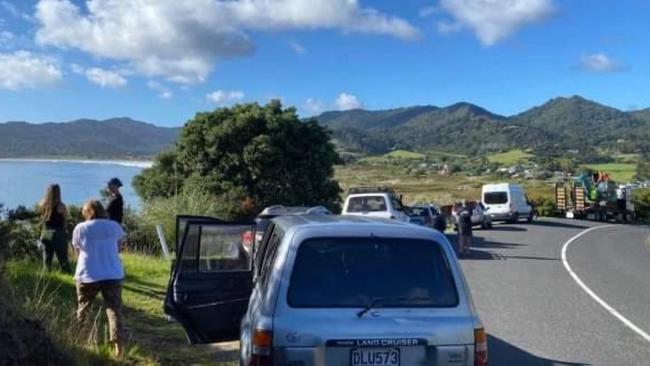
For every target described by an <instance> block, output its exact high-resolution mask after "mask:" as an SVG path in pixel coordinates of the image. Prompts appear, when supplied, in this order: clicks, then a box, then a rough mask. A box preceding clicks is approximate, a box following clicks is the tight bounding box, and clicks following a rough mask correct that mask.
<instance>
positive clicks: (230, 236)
mask: <svg viewBox="0 0 650 366" xmlns="http://www.w3.org/2000/svg"><path fill="white" fill-rule="evenodd" d="M248 235H250V225H232V226H228V227H227V228H224V227H219V226H207V227H203V228H202V229H201V231H200V235H199V238H198V239H199V240H198V241H199V268H198V270H199V272H203V273H206V272H207V273H209V272H223V271H248V270H250V269H251V256H250V254H249V253H248V252H247V251H246V249H244V243H245V242H246V240H248V238H247V236H248Z"/></svg>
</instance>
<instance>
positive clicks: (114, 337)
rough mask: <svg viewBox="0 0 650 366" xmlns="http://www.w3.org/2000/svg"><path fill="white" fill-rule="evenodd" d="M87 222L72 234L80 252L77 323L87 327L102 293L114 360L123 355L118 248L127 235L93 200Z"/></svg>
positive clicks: (121, 274) (86, 209) (121, 272)
mask: <svg viewBox="0 0 650 366" xmlns="http://www.w3.org/2000/svg"><path fill="white" fill-rule="evenodd" d="M82 215H83V217H84V219H85V220H86V221H84V222H82V223H80V224H78V225H77V226H76V227H75V229H74V232H73V234H72V246H73V247H74V248H75V251H76V252H77V257H78V260H77V268H76V271H75V276H74V278H75V281H76V285H77V303H78V308H77V319H78V320H79V321H80V322H81V323H85V322H86V321H87V320H88V319H87V316H88V310H89V309H90V305H91V304H92V302H93V300H94V299H95V297H96V296H97V293H99V292H101V294H102V298H103V299H104V306H105V308H106V316H107V317H108V326H109V337H110V342H111V347H112V348H113V351H114V353H115V356H116V357H118V358H122V357H123V355H124V336H123V328H122V281H123V279H124V268H123V267H122V261H121V260H120V256H119V247H120V244H121V241H122V240H123V238H124V236H125V233H124V230H122V226H120V225H119V224H118V223H116V222H115V221H112V220H108V219H107V218H108V216H107V214H106V211H105V210H104V207H103V206H102V204H101V202H99V201H96V200H90V201H88V202H86V203H85V204H84V206H83V209H82Z"/></svg>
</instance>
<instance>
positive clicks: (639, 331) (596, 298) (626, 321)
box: [561, 225, 650, 342]
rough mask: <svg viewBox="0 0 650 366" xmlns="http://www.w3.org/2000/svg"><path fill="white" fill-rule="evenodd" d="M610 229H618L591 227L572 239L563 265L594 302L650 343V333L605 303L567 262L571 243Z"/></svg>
mask: <svg viewBox="0 0 650 366" xmlns="http://www.w3.org/2000/svg"><path fill="white" fill-rule="evenodd" d="M608 227H616V225H599V226H594V227H591V228H589V229H586V230H583V231H581V232H580V233H579V234H578V235H576V236H574V237H572V238H571V239H569V240H568V241H567V242H566V243H564V245H563V246H562V254H561V257H562V264H563V265H564V268H565V269H566V270H567V272H569V274H570V275H571V277H572V278H573V280H574V281H575V282H576V283H577V284H578V285H579V286H580V287H581V288H582V289H583V290H584V291H585V292H586V293H587V294H588V295H589V296H591V298H592V299H594V301H596V302H597V303H598V304H599V305H600V306H602V307H603V308H604V309H605V310H607V312H609V313H610V314H611V315H613V316H614V317H616V318H617V319H618V320H620V321H621V322H622V323H623V325H625V326H626V327H628V328H630V329H632V330H633V331H634V332H635V333H636V334H638V335H640V336H641V337H642V338H643V339H645V340H646V341H648V342H650V335H649V334H648V333H646V332H645V331H643V329H641V328H639V327H637V326H636V325H635V324H634V323H632V322H631V321H630V320H629V319H627V318H626V317H624V316H623V315H622V314H621V313H619V312H618V311H617V310H616V309H614V308H613V307H612V306H611V305H609V304H608V303H607V302H605V300H603V299H601V298H600V297H599V296H598V295H596V293H595V292H594V291H593V290H592V289H590V288H589V286H587V285H586V284H585V283H584V282H582V280H581V279H580V277H578V275H577V274H576V273H575V272H574V271H573V269H572V268H571V265H570V264H569V261H568V260H567V256H566V252H567V248H568V247H569V245H570V244H571V243H573V242H574V241H576V240H578V239H579V238H580V237H582V236H583V235H585V234H588V233H590V232H592V231H594V230H597V229H603V228H608Z"/></svg>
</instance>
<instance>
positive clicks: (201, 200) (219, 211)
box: [140, 190, 242, 250]
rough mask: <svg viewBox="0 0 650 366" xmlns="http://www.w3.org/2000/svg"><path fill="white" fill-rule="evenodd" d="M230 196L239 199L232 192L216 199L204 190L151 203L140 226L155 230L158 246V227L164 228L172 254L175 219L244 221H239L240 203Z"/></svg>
mask: <svg viewBox="0 0 650 366" xmlns="http://www.w3.org/2000/svg"><path fill="white" fill-rule="evenodd" d="M230 195H237V193H236V191H233V192H230V193H229V194H226V195H222V196H215V195H212V194H210V193H207V192H205V191H201V190H197V191H191V192H190V191H188V190H184V191H183V192H181V193H180V194H179V195H178V196H177V197H171V198H156V199H152V200H149V201H147V202H145V203H144V207H143V209H142V215H141V218H142V220H141V223H140V225H141V227H142V228H148V230H152V232H153V235H155V237H156V240H155V243H156V245H157V246H158V237H157V234H156V231H155V227H156V225H159V224H160V225H162V226H163V231H164V233H165V239H166V240H167V243H168V245H169V246H170V250H172V249H173V247H174V245H175V238H176V215H179V214H183V215H195V216H210V217H217V218H220V219H223V220H234V219H238V218H241V217H239V214H240V213H241V212H242V208H241V205H236V204H234V203H233V202H237V199H234V198H233V197H231V196H230ZM240 202H241V201H240ZM158 247H159V246H158ZM158 249H159V248H158Z"/></svg>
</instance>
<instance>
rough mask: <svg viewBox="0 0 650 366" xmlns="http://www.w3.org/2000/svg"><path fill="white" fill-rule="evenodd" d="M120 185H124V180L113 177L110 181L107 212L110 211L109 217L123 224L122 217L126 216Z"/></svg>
mask: <svg viewBox="0 0 650 366" xmlns="http://www.w3.org/2000/svg"><path fill="white" fill-rule="evenodd" d="M120 187H122V182H121V181H120V180H119V179H117V178H113V179H111V180H110V181H108V194H109V197H108V204H107V205H106V212H107V213H108V218H109V219H110V220H113V221H115V222H117V223H118V224H120V225H121V224H122V217H123V216H124V200H123V199H122V194H121V193H120Z"/></svg>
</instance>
